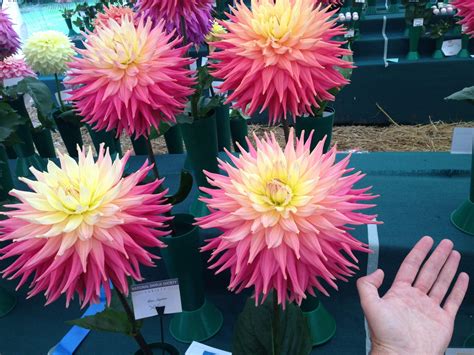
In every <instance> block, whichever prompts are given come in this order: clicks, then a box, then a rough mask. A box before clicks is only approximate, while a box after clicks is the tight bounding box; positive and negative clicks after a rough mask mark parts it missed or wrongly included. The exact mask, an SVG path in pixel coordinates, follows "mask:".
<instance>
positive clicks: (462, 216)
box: [451, 139, 474, 235]
mask: <svg viewBox="0 0 474 355" xmlns="http://www.w3.org/2000/svg"><path fill="white" fill-rule="evenodd" d="M471 157H472V158H471V159H472V160H471V187H470V189H471V190H470V194H469V198H468V199H467V200H466V201H464V202H463V203H462V204H461V206H459V207H458V208H457V209H456V210H455V211H454V212H453V213H452V214H451V222H452V223H453V224H454V225H455V226H456V228H458V229H459V230H461V231H462V232H464V233H466V234H470V235H474V139H473V142H472V155H471Z"/></svg>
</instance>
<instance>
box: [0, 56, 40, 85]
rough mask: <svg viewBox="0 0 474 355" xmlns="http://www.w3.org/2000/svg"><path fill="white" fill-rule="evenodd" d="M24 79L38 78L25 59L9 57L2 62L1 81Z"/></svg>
mask: <svg viewBox="0 0 474 355" xmlns="http://www.w3.org/2000/svg"><path fill="white" fill-rule="evenodd" d="M24 77H34V78H35V77H36V74H35V73H34V72H33V70H31V68H30V67H29V66H28V65H27V64H26V63H25V60H24V59H23V58H17V57H8V58H5V59H4V60H2V61H0V81H3V80H5V79H16V78H24Z"/></svg>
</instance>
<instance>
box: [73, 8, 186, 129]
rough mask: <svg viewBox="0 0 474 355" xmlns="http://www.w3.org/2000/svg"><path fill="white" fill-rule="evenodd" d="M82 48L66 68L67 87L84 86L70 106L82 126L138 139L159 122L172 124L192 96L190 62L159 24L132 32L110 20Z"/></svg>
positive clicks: (129, 24) (127, 22)
mask: <svg viewBox="0 0 474 355" xmlns="http://www.w3.org/2000/svg"><path fill="white" fill-rule="evenodd" d="M84 43H85V46H86V49H85V50H78V52H79V54H81V55H82V57H81V58H75V60H74V61H73V62H72V63H70V64H69V67H70V70H69V72H68V76H69V77H70V79H69V80H68V81H67V82H66V84H67V85H82V86H80V87H78V88H75V89H74V90H72V91H71V95H72V96H71V100H72V101H73V102H74V105H75V107H76V108H77V110H78V112H79V114H80V115H81V116H83V117H84V121H85V122H87V123H89V124H91V125H94V128H95V129H97V130H102V129H106V130H107V131H110V130H112V129H117V132H118V133H120V132H122V130H125V131H126V132H127V133H128V134H135V136H136V137H139V136H141V135H148V134H150V130H151V127H152V126H153V127H155V128H156V129H158V127H159V124H160V122H169V123H174V122H176V118H175V116H176V115H177V114H178V113H181V112H182V111H183V110H184V108H185V106H186V102H187V97H188V96H189V95H191V94H192V92H193V90H192V86H193V84H194V80H193V79H192V78H191V71H190V70H189V69H188V67H189V65H190V64H191V63H192V60H191V59H189V58H186V57H184V55H185V53H186V51H187V49H188V47H187V46H185V47H181V46H180V44H181V39H172V34H166V33H165V32H164V29H163V23H160V24H158V25H157V26H156V27H154V28H152V23H151V21H150V20H146V22H145V21H144V20H143V19H142V20H140V21H139V23H138V25H137V26H135V25H134V23H133V20H132V19H130V18H128V17H124V18H122V22H121V23H119V22H117V21H115V20H112V19H110V20H109V22H108V26H106V27H98V28H96V32H94V33H89V34H87V35H86V40H85V41H84Z"/></svg>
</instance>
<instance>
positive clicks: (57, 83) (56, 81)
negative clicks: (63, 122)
mask: <svg viewBox="0 0 474 355" xmlns="http://www.w3.org/2000/svg"><path fill="white" fill-rule="evenodd" d="M54 82H55V83H56V91H57V92H58V100H59V105H60V106H61V111H62V112H65V111H66V108H65V107H64V102H63V98H62V97H61V84H60V83H59V78H58V74H57V73H54Z"/></svg>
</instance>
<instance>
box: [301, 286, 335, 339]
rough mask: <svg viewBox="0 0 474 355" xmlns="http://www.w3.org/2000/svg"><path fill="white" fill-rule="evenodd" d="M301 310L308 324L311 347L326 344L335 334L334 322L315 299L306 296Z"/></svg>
mask: <svg viewBox="0 0 474 355" xmlns="http://www.w3.org/2000/svg"><path fill="white" fill-rule="evenodd" d="M301 310H302V311H303V316H304V317H305V318H306V320H307V322H308V327H309V333H310V336H311V343H312V344H313V346H317V345H321V344H324V343H326V342H328V341H329V340H331V338H332V337H333V336H334V334H336V321H335V320H334V318H333V317H332V316H331V314H330V313H329V312H328V311H327V310H326V308H324V306H323V304H322V303H321V301H320V300H319V299H318V298H317V297H313V296H311V295H307V296H306V299H305V300H303V302H302V303H301Z"/></svg>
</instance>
